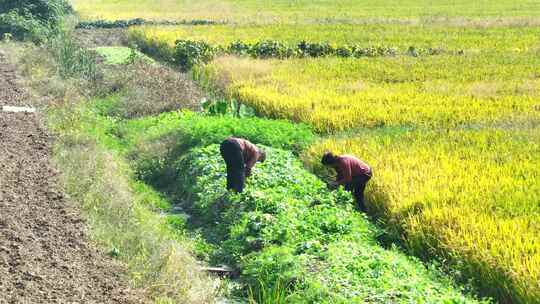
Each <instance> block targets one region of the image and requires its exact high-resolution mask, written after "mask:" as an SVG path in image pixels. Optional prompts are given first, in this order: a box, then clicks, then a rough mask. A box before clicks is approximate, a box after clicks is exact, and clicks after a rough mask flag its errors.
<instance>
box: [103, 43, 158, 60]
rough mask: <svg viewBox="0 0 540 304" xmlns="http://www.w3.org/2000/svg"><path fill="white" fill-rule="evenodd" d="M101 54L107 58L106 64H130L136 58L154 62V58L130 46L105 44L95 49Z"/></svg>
mask: <svg viewBox="0 0 540 304" xmlns="http://www.w3.org/2000/svg"><path fill="white" fill-rule="evenodd" d="M94 51H96V52H97V53H98V55H99V56H101V57H103V58H104V59H105V61H104V63H105V64H128V63H131V62H133V61H135V60H143V61H145V62H147V63H153V62H154V60H153V59H152V58H150V57H148V56H146V55H144V54H143V53H141V52H139V51H136V50H133V49H130V48H128V47H112V46H103V47H97V48H95V49H94Z"/></svg>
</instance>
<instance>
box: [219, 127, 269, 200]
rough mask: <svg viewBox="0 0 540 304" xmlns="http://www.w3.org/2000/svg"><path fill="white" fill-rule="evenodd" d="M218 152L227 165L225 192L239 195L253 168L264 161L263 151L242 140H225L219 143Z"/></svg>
mask: <svg viewBox="0 0 540 304" xmlns="http://www.w3.org/2000/svg"><path fill="white" fill-rule="evenodd" d="M220 151H221V156H222V157H223V159H224V160H225V163H226V164H227V190H231V189H234V190H235V191H236V192H239V193H240V192H242V191H243V190H244V184H245V179H246V177H249V176H250V175H251V169H252V168H253V166H255V164H256V163H257V162H258V161H260V162H264V161H265V160H266V153H265V152H264V151H263V150H261V149H259V148H257V147H256V146H255V145H254V144H252V143H250V142H249V141H247V140H245V139H242V138H236V137H229V138H227V139H226V140H225V141H223V142H222V143H221V147H220Z"/></svg>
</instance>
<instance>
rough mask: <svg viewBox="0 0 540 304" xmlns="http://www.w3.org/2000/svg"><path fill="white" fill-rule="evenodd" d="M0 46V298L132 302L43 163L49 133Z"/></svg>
mask: <svg viewBox="0 0 540 304" xmlns="http://www.w3.org/2000/svg"><path fill="white" fill-rule="evenodd" d="M17 83H18V81H17V75H16V72H15V69H14V68H13V67H12V66H11V65H9V64H8V63H7V61H6V58H5V56H4V55H3V53H2V50H1V49H0V303H138V302H141V301H140V300H138V298H139V297H138V294H137V293H136V292H135V291H133V290H130V289H129V288H128V287H127V284H126V283H125V280H124V278H123V277H122V269H121V268H120V267H119V266H118V265H116V264H115V263H114V262H113V261H111V260H109V259H108V258H107V257H106V256H104V255H103V254H100V253H99V252H98V251H97V250H95V249H94V248H92V247H91V246H90V245H89V244H88V241H87V236H86V230H85V223H84V222H83V221H82V220H81V217H80V213H79V210H77V208H76V207H75V205H74V204H72V203H70V202H68V201H67V200H66V198H65V197H64V196H63V194H62V191H61V190H60V186H59V185H58V180H57V172H56V171H55V169H53V168H52V166H51V164H50V162H49V161H50V156H51V145H50V141H51V138H50V137H49V136H48V135H47V132H46V129H45V128H44V127H43V124H42V122H41V121H40V118H41V117H40V115H39V114H25V113H3V112H1V107H2V106H4V105H10V106H32V102H29V98H28V94H27V93H26V91H25V90H24V89H23V88H22V87H20V86H18V84H17Z"/></svg>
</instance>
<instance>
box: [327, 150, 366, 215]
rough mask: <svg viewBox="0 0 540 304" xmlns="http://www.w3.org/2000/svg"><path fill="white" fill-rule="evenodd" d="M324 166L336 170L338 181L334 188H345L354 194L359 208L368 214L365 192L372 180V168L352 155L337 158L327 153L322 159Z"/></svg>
mask: <svg viewBox="0 0 540 304" xmlns="http://www.w3.org/2000/svg"><path fill="white" fill-rule="evenodd" d="M321 162H322V164H323V165H325V166H329V167H332V168H334V169H335V170H336V173H337V180H336V181H335V182H333V183H331V185H332V186H345V190H347V191H350V192H352V194H353V196H354V198H355V199H356V203H357V204H358V208H359V209H360V210H362V211H364V212H366V205H365V204H364V190H365V189H366V184H367V182H368V181H369V180H370V179H371V176H372V172H371V168H370V167H369V166H368V165H367V164H366V163H364V162H363V161H361V160H359V159H358V158H356V157H354V156H351V155H341V156H337V155H334V154H332V153H331V152H327V153H325V154H324V155H323V157H322V161H321Z"/></svg>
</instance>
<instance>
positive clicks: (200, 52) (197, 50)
mask: <svg viewBox="0 0 540 304" xmlns="http://www.w3.org/2000/svg"><path fill="white" fill-rule="evenodd" d="M175 44H176V46H175V49H174V59H175V60H176V63H177V64H178V65H179V66H180V68H181V69H182V70H184V71H188V70H190V69H191V68H192V67H193V66H195V65H198V64H202V63H207V62H209V61H210V60H212V59H213V58H214V55H215V54H216V49H215V48H214V47H212V46H211V45H210V44H208V43H206V42H204V41H191V40H177V41H176V43H175Z"/></svg>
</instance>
